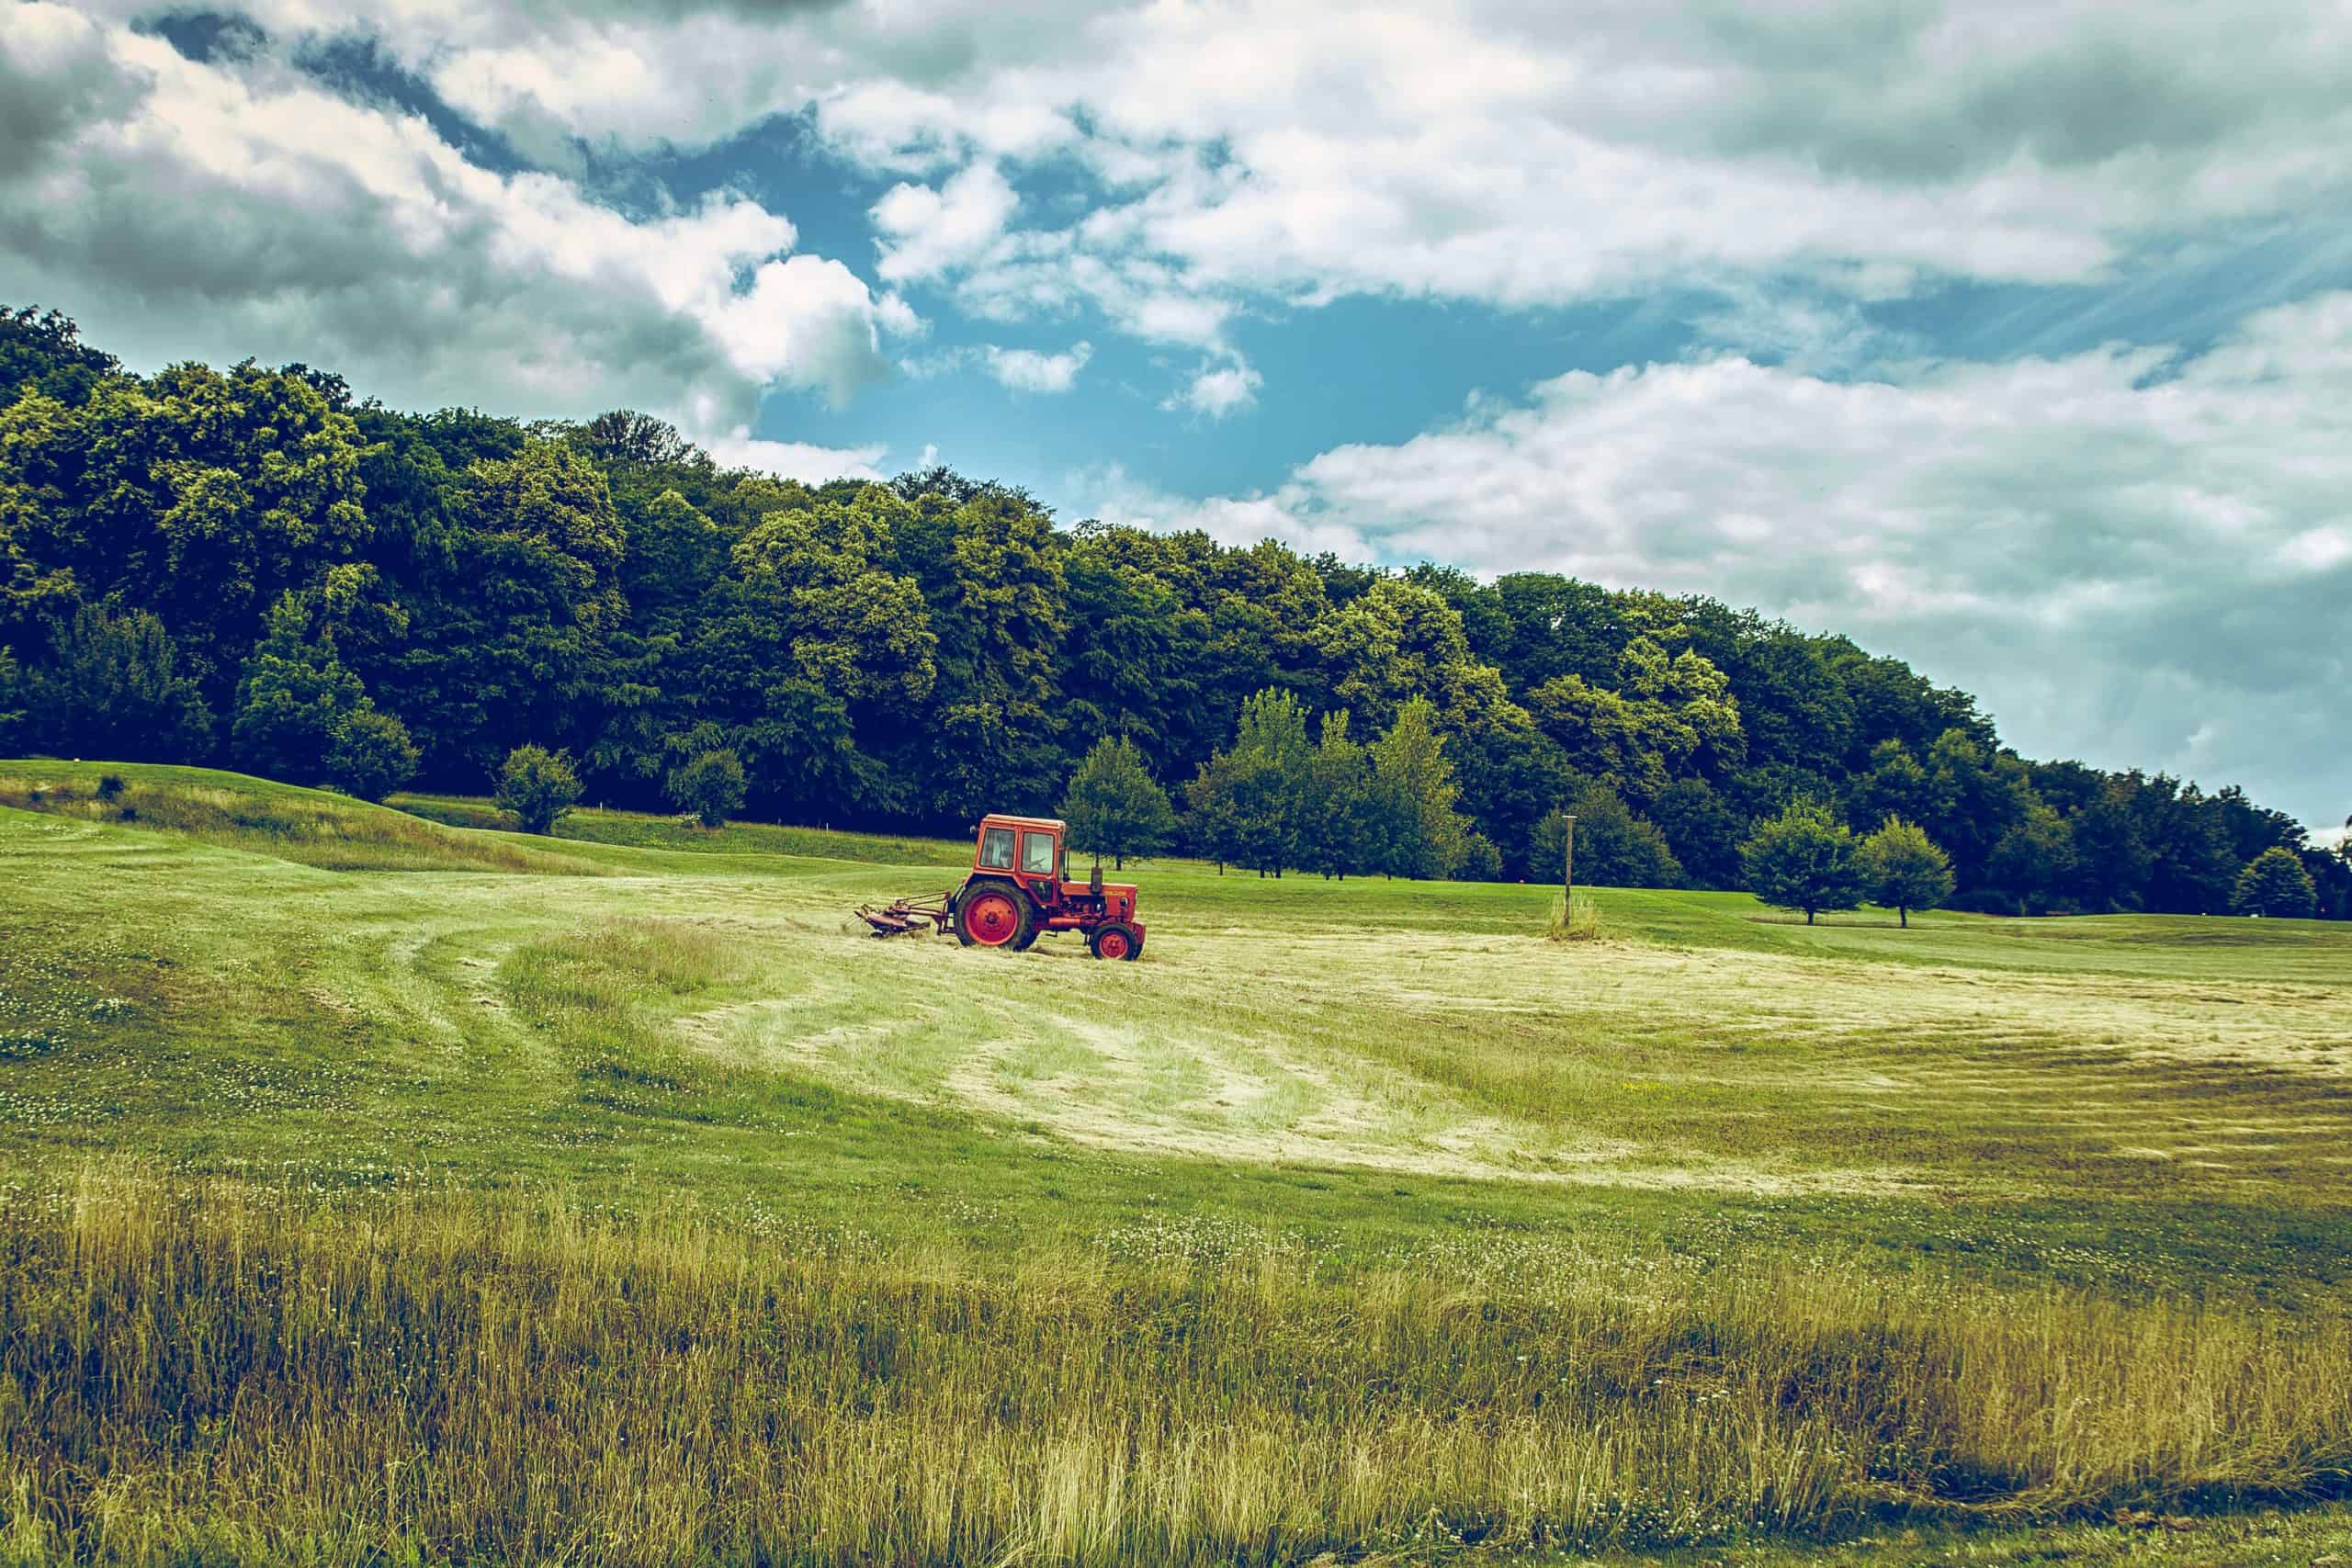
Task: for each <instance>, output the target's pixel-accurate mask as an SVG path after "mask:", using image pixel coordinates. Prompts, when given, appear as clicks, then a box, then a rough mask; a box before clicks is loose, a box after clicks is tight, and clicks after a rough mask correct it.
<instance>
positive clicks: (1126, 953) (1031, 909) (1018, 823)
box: [857, 814, 1143, 961]
mask: <svg viewBox="0 0 2352 1568" xmlns="http://www.w3.org/2000/svg"><path fill="white" fill-rule="evenodd" d="M1068 831H1069V829H1068V825H1067V824H1065V823H1063V822H1061V821H1060V820H1059V819H1057V818H1051V817H999V816H996V815H993V814H991V815H989V816H987V817H983V818H980V826H979V831H978V836H977V837H976V838H975V839H974V840H973V844H972V873H971V874H970V875H969V876H967V877H966V878H964V886H961V887H958V888H956V889H955V890H953V891H952V892H948V893H943V894H941V895H940V896H939V897H937V898H933V899H921V900H915V899H907V898H901V899H899V901H898V902H896V903H894V904H890V905H888V906H887V907H885V908H874V907H873V906H871V905H866V906H862V907H861V908H859V909H858V911H857V918H858V919H861V920H864V921H865V923H866V924H867V925H868V926H870V927H872V928H873V931H874V934H875V935H876V936H905V935H907V934H908V933H910V932H911V931H921V930H922V927H923V924H924V922H926V921H928V922H929V923H930V925H931V927H932V929H933V931H954V932H955V933H956V941H958V942H962V943H963V944H964V945H965V946H966V947H975V946H978V947H1006V948H1011V949H1012V951H1013V952H1015V953H1020V952H1022V951H1023V950H1025V949H1026V948H1028V947H1029V945H1030V944H1031V943H1033V942H1035V941H1036V940H1037V937H1038V934H1039V933H1040V932H1042V931H1083V932H1085V933H1086V950H1087V951H1088V952H1089V953H1092V954H1094V956H1095V957H1097V958H1124V959H1128V960H1130V961H1132V960H1134V959H1136V958H1138V957H1140V956H1142V953H1143V922H1142V921H1140V920H1138V919H1136V890H1135V889H1134V888H1133V887H1132V886H1127V885H1125V884H1124V883H1107V884H1106V883H1105V882H1104V881H1103V866H1102V863H1101V862H1099V861H1098V862H1097V863H1095V866H1094V870H1093V873H1092V874H1091V875H1090V876H1089V877H1088V878H1087V879H1086V880H1085V881H1084V882H1072V881H1071V880H1070V879H1069V850H1068V849H1067V848H1065V847H1064V844H1063V839H1064V837H1065V836H1066V835H1067V833H1068Z"/></svg>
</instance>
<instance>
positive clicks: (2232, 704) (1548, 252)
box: [0, 0, 2352, 825]
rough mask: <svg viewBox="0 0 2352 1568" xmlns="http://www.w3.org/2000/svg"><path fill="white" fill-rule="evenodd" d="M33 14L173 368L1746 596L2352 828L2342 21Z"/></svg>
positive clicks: (54, 125) (18, 117) (38, 41)
mask: <svg viewBox="0 0 2352 1568" xmlns="http://www.w3.org/2000/svg"><path fill="white" fill-rule="evenodd" d="M647 9H648V8H645V7H640V6H631V5H625V4H622V3H621V0H586V3H585V4H579V3H575V4H571V5H566V6H555V5H551V4H537V3H517V0H506V3H503V4H501V3H496V0H492V3H483V0H356V3H353V4H341V5H335V6H325V5H321V4H313V0H254V3H253V4H252V6H251V7H250V8H249V9H245V10H242V11H236V12H227V13H224V12H200V11H190V10H187V9H180V10H173V11H157V10H153V9H151V8H142V7H141V6H138V5H136V4H116V3H114V0H98V3H96V4H92V5H89V6H80V7H65V6H54V5H50V4H44V3H33V4H25V3H20V0H0V300H5V301H7V302H11V303H16V302H25V301H37V302H39V303H40V304H44V305H55V306H58V307H61V308H62V309H64V310H67V311H69V312H70V313H72V314H74V316H76V317H78V318H79V319H80V320H81V321H82V322H83V323H84V326H85V331H86V333H87V334H88V335H89V336H90V337H91V338H92V339H93V340H94V341H96V343H98V344H100V345H102V346H105V347H107V348H111V349H113V350H114V351H116V352H117V353H119V354H121V355H124V357H125V358H126V359H128V360H130V362H131V363H132V364H133V365H135V366H138V367H142V368H143V367H153V366H155V365H160V364H162V363H164V362H166V361H168V360H171V359H174V358H179V357H190V356H194V357H202V358H206V359H209V360H214V361H218V362H226V361H232V360H235V359H238V358H242V357H243V356H245V355H257V356H259V357H261V358H262V359H264V360H267V361H282V360H292V359H301V360H304V361H307V362H309V363H311V364H315V365H326V366H332V367H336V368H340V369H342V370H343V371H345V373H346V374H347V375H348V376H350V378H352V380H353V381H354V383H355V384H356V385H357V386H358V387H360V388H361V389H363V390H368V391H374V392H378V393H379V394H381V395H382V396H384V397H385V398H387V399H388V400H391V401H394V402H397V403H401V404H405V405H410V406H416V407H435V406H441V405H445V404H450V403H466V404H471V405H475V406H480V407H483V408H486V409H491V410H494V411H499V412H514V413H519V414H550V415H585V414H589V413H594V412H598V411H600V410H602V409H605V408H609V407H613V406H616V405H628V406H633V407H639V408H645V409H650V410H655V411H658V412H663V413H666V414H668V415H669V416H670V417H672V418H673V419H674V420H676V421H677V422H678V423H680V424H681V425H682V426H684V428H686V429H687V430H688V431H689V432H691V433H692V434H695V435H696V436H698V437H700V438H701V439H703V440H704V441H705V443H706V444H707V445H708V446H711V447H712V448H713V449H714V450H715V451H717V452H718V453H719V454H720V455H721V456H723V457H729V458H732V459H736V460H743V461H750V462H755V463H758V464H761V465H763V466H766V467H771V468H776V469H778V470H780V471H783V472H787V473H792V474H797V475H802V476H806V477H820V476H826V475H831V474H839V473H851V474H857V473H888V472H891V471H895V470H897V469H899V468H907V467H911V466H914V465H916V464H917V463H919V462H922V461H924V460H927V459H928V458H930V457H937V458H939V459H942V460H944V461H947V462H950V463H953V464H955V465H956V466H957V467H958V468H963V469H965V470H967V471H968V472H973V473H977V474H983V475H989V476H992V477H997V478H1001V479H1010V480H1013V481H1016V482H1019V483H1022V484H1025V485H1027V486H1028V487H1030V488H1031V489H1032V490H1033V491H1035V492H1037V493H1038V494H1039V495H1041V496H1042V497H1044V498H1046V500H1047V501H1049V502H1051V503H1053V504H1054V505H1055V506H1056V507H1057V509H1058V510H1059V511H1060V513H1062V515H1063V516H1064V517H1066V518H1068V519H1070V520H1075V519H1077V518H1079V517H1083V516H1089V515H1100V516H1103V517H1110V518H1117V519H1122V520H1129V521H1138V522H1148V523H1152V524H1156V525H1202V526H1205V527H1208V528H1210V529H1211V530H1213V531H1214V532H1216V533H1217V534H1218V535H1220V536H1224V537H1227V538H1228V539H1237V540H1247V539H1253V538H1258V537H1261V536H1268V535H1271V536H1276V537H1280V538H1283V539H1286V540H1290V541H1292V542H1294V543H1295V544H1298V545H1300V546H1301V547H1306V548H1309V549H1320V548H1325V547H1329V548H1331V549H1335V550H1338V551H1339V552H1340V553H1341V554H1342V555H1344V556H1348V557H1351V558H1362V559H1370V560H1380V561H1386V562H1396V563H1403V562H1409V561H1413V560H1418V559H1421V558H1436V559H1441V560H1447V561H1452V562H1455V563H1457V564H1460V565H1463V566H1464V567H1467V568H1470V569H1472V570H1476V571H1479V572H1484V573H1492V572H1497V571H1503V570H1515V569H1520V568H1530V567H1541V568H1548V569H1552V570H1562V571H1567V572H1574V573H1577V574H1578V575H1581V576H1585V577H1589V578H1593V579H1596V580H1598V581H1604V582H1609V583H1612V584H1621V585H1623V584H1635V585H1643V586H1650V587H1657V588H1663V589H1668V590H1674V591H1699V592H1709V593H1713V594H1716V595H1719V596H1721V597H1723V598H1724V599H1727V600H1730V601H1732V602H1734V603H1736V604H1756V605H1758V606H1760V607H1762V608H1764V609H1766V610H1768V611H1770V612H1772V613H1775V614H1779V615H1786V616H1788V617H1789V618H1790V619H1792V620H1793V621H1794V622H1796V623H1798V624H1799V625H1802V626H1807V627H1812V628H1832V629H1837V630H1842V631H1846V632H1848V633H1849V634H1851V635H1852V636H1854V637H1856V638H1857V639H1858V640H1860V641H1861V642H1863V643H1864V644H1865V645H1866V646H1869V647H1871V648H1873V649H1881V650H1884V651H1888V652H1893V653H1896V654H1900V655H1902V656H1904V657H1905V658H1907V659H1909V660H1912V661H1913V662H1914V663H1916V664H1917V665H1918V666H1919V667H1920V668H1921V669H1922V670H1924V671H1927V672H1928V674H1930V675H1931V676H1933V677H1935V678H1936V679H1938V680H1939V681H1942V682H1952V683H1957V684H1961V685H1963V686H1966V687H1968V688H1969V689H1971V690H1973V691H1975V692H1977V693H1979V694H1982V695H1983V697H1984V698H1985V701H1986V703H1987V705H1989V706H1990V708H1991V709H1992V711H1993V712H1994V713H1995V715H1996V716H1997V717H1998V719H1999V721H2000V723H2001V727H2002V729H2003V732H2004V734H2005V735H2006V736H2007V738H2008V739H2010V740H2011V741H2012V742H2013V743H2015V744H2016V745H2018V747H2020V748H2021V749H2022V750H2026V751H2027V752H2029V753H2030V754H2035V755H2045V756H2057V755H2068V756H2080V757H2083V758H2086V759H2087V760H2089V761H2097V762H2100V763H2105V764H2109V765H2120V764H2140V765H2143V766H2148V767H2163V768H2168V769H2171V770H2173V771H2175V772H2177V773H2186V774H2188V775H2191V776H2195V777H2199V778H2202V779H2206V780H2208V781H2210V782H2212V783H2217V784H2218V783H2222V782H2227V781H2231V780H2237V781H2242V782H2244V783H2245V784H2246V785H2247V786H2248V787H2249V788H2250V789H2251V790H2252V791H2253V792H2254V793H2255V794H2256V796H2257V797H2258V798H2261V799H2264V800H2266V801H2267V802H2270V803H2272V804H2276V805H2278V806H2280V807H2284V808H2286V809H2288V810H2290V811H2293V812H2295V813H2297V814H2298V815H2300V816H2301V817H2303V818H2305V819H2306V820H2308V821H2311V822H2312V823H2314V824H2322V825H2324V824H2333V823H2338V822H2340V821H2341V820H2342V819H2343V818H2344V816H2345V814H2346V811H2347V810H2352V691H2347V680H2346V675H2347V670H2352V653H2347V644H2352V0H2288V3H2280V4H2273V3H2272V0H2233V3H2232V4H2230V5H2227V6H2222V5H2216V4H2199V5H2182V6H2169V5H2165V4H2155V3H2144V4H2138V5H2133V6H2120V5H2113V4H2102V5H2076V4H2068V3H2065V0H2029V3H2020V4H2007V3H2003V0H1971V3H1967V4H1954V5H1939V4H1936V3H1933V0H1867V3H1858V4H1850V5H1847V4H1838V3H1834V0H1832V3H1807V4H1793V3H1792V4H1788V5H1784V6H1777V7H1761V6H1753V5H1748V4H1743V3H1739V0H1588V3H1584V4H1575V5H1555V4H1544V3H1539V0H1496V3H1493V4H1475V3H1464V4H1458V5H1438V4H1426V5H1415V6H1340V5H1309V4H1305V3H1301V0H1290V3H1285V4H1252V3H1248V0H1240V3H1234V4H1193V3H1189V0H1161V3H1157V4H1150V5H1143V6H1136V5H1109V6H1105V5H1093V4H1081V3H1078V0H1045V3H1040V4H1030V5H1022V6H1005V5H1001V4H982V3H980V0H944V3H934V0H866V3H863V4H860V3H854V0H736V3H734V4H711V5H706V6H701V7H700V8H683V9H678V10H674V11H672V12H670V13H669V14H668V15H666V16H665V17H663V18H662V19H658V20H656V19H650V18H649V16H648V15H647V14H646V12H647Z"/></svg>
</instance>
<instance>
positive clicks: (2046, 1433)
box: [0, 1174, 2352, 1563]
mask: <svg viewBox="0 0 2352 1568" xmlns="http://www.w3.org/2000/svg"><path fill="white" fill-rule="evenodd" d="M1525 1261H1526V1260H1525V1259H1521V1262H1522V1264H1524V1262H1525ZM1538 1262H1539V1264H1540V1266H1539V1267H1534V1268H1526V1267H1521V1268H1518V1269H1515V1270H1513V1271H1511V1273H1510V1278H1509V1279H1507V1280H1506V1279H1502V1278H1499V1277H1482V1275H1481V1272H1480V1270H1479V1269H1477V1268H1476V1266H1475V1265H1473V1266H1470V1267H1468V1268H1466V1269H1456V1270H1452V1271H1444V1270H1434V1269H1427V1268H1415V1269H1399V1270H1398V1271H1396V1272H1387V1273H1380V1274H1376V1275H1371V1276H1365V1277H1358V1278H1353V1279H1350V1280H1339V1281H1334V1280H1320V1279H1318V1278H1317V1276H1316V1270H1315V1269H1314V1267H1313V1265H1312V1262H1311V1260H1308V1259H1304V1258H1297V1257H1289V1256H1282V1255H1277V1254H1272V1253H1267V1254H1261V1255H1258V1256H1242V1257H1238V1258H1228V1259H1226V1260H1223V1261H1218V1262H1214V1263H1198V1262H1191V1263H1188V1262H1185V1261H1183V1260H1182V1259H1174V1258H1161V1259H1157V1260H1155V1259H1148V1258H1129V1259H1125V1260H1122V1259H1119V1258H1108V1257H1067V1258H1058V1259H1053V1260H1046V1261H1038V1260H1030V1261H1025V1262H1013V1261H1007V1262H1001V1263H998V1264H994V1265H988V1266H982V1265H979V1264H976V1263H974V1262H972V1261H971V1260H968V1259H956V1258H948V1257H946V1256H944V1255H943V1256H936V1257H933V1256H925V1255H922V1254H915V1253H905V1252H887V1251H886V1252H874V1251H865V1252H859V1251H848V1250H842V1249H839V1248H835V1247H826V1246H822V1245H819V1244H816V1243H814V1242H812V1240H811V1239H810V1238H809V1237H808V1236H774V1237H768V1238H761V1237H758V1236H752V1235H744V1234H742V1233H741V1232H737V1231H731V1230H726V1229H720V1228H715V1227H711V1226H708V1225H706V1224H700V1223H698V1222H696V1221H695V1220H693V1219H691V1218H686V1217H666V1218H664V1217H656V1218H648V1219H637V1220H627V1221H624V1220H617V1219H610V1218H595V1217H591V1216H589V1215H586V1214H583V1213H578V1212H576V1211H572V1210H567V1209H565V1208H562V1207H560V1206H548V1205H532V1204H529V1203H526V1202H524V1201H519V1200H509V1199H502V1198H497V1197H486V1196H466V1195H447V1194H445V1195H439V1196H421V1197H410V1198H401V1199H379V1200H368V1201H362V1200H356V1199H348V1198H345V1199H327V1198H321V1197H314V1196H311V1195H307V1194H299V1195H298V1194H288V1193H277V1192H263V1191H255V1190H248V1189H244V1188H241V1187H237V1186H233V1185H226V1184H215V1185H202V1186H194V1187H190V1186H181V1187H177V1188H174V1187H170V1186H167V1185H165V1184H164V1183H163V1182H161V1181H160V1180H157V1179H150V1178H141V1177H137V1176H131V1177H124V1176H115V1175H106V1174H92V1175H88V1176H85V1178H83V1179H81V1180H80V1182H79V1184H78V1185H76V1186H74V1187H73V1188H71V1189H70V1190H58V1191H52V1192H50V1193H47V1194H25V1193H19V1194H17V1195H16V1196H15V1197H13V1198H10V1199H8V1200H6V1201H5V1203H0V1555H6V1554H11V1553H12V1554H13V1555H15V1556H17V1558H19V1559H22V1560H27V1561H35V1560H40V1559H41V1558H43V1557H45V1556H49V1555H73V1556H77V1557H83V1558H87V1559H91V1560H96V1561H104V1562H176V1561H204V1562H215V1561H219V1562H235V1561H246V1560H251V1561H263V1560H283V1559H288V1558H300V1559H302V1560H305V1561H311V1562H322V1563H327V1562H387V1561H390V1562H399V1561H416V1560H420V1559H421V1560H430V1561H439V1560H459V1559H462V1560H469V1561H484V1560H494V1561H510V1560H511V1561H544V1560H567V1561H582V1562H585V1561H594V1562H650V1563H686V1562H719V1561H744V1562H752V1561H761V1562H1004V1561H1009V1560H1012V1559H1016V1558H1022V1557H1043V1558H1051V1559H1057V1560H1065V1561H1071V1562H1138V1561H1143V1562H1211V1561H1216V1562H1230V1561H1280V1560H1289V1559H1298V1558H1305V1557H1310V1556H1313V1555H1314V1554H1316V1553H1317V1552H1318V1551H1324V1550H1328V1549H1333V1548H1338V1549H1342V1550H1345V1549H1351V1548H1376V1547H1381V1546H1394V1545H1398V1544H1402V1543H1409V1542H1412V1541H1415V1540H1428V1541H1431V1542H1444V1541H1449V1540H1455V1539H1460V1540H1482V1541H1489V1542H1495V1543H1500V1544H1514V1545H1520V1544H1526V1545H1532V1544H1537V1543H1545V1542H1565V1541H1575V1542H1592V1541H1599V1540H1705V1539H1709V1538H1712V1537H1715V1536H1719V1535H1721V1534H1722V1533H1724V1532H1725V1531H1728V1530H1731V1529H1736V1528H1740V1527H1764V1528H1770V1529H1811V1528H1816V1527H1822V1526H1826V1525H1828V1524H1831V1523H1834V1522H1836V1521H1838V1520H1840V1519H1841V1518H1849V1517H1853V1516H1855V1515H1857V1514H1860V1513H1862V1512H1865V1511H1869V1510H1874V1509H1884V1508H1888V1507H1917V1508H1941V1509H1949V1508H1976V1509H1983V1510H1987V1511H1995V1512H2006V1513H2035V1512H2055V1511H2062V1510H2066V1509H2072V1508H2082V1507H2099V1506H2118V1505H2121V1504H2124V1503H2127V1502H2128V1503H2135V1504H2136V1503H2148V1502H2154V1501H2165V1502H2175V1503H2177V1502H2178V1501H2179V1500H2180V1499H2182V1498H2184V1497H2187V1496H2191V1495H2197V1494H2199V1493H2207V1492H2223V1491H2239V1490H2257V1491H2263V1492H2271V1493H2277V1492H2286V1493H2294V1492H2322V1491H2327V1490H2330V1489H2332V1488H2335V1486H2337V1485H2338V1484H2339V1483H2341V1481H2342V1479H2343V1477H2344V1475H2345V1473H2346V1464H2347V1461H2352V1332H2347V1328H2346V1324H2345V1323H2344V1322H2342V1321H2340V1320H2324V1321H2292V1322H2290V1321H2286V1320H2282V1319H2278V1318H2270V1317H2265V1316H2263V1315H2259V1314H2251V1313H2240V1312H2234V1311H2230V1310H2223V1309H2211V1308H2209V1309H2200V1308H2194V1307H2189V1306H2186V1305H2156V1306H2123V1305H2118V1304H2114V1303H2105V1302H2101V1301H2098V1300H2093V1299H2088V1298H2086V1297H2083V1296H2079V1295H2073V1294H2068V1293H2064V1292H2056V1291H2049V1292H2034V1293H2026V1294H2017V1293H1999V1292H1993V1291H1991V1290H1987V1289H1981V1288H1961V1287H1956V1286H1953V1285H1951V1284H1949V1283H1939V1282H1936V1281H1932V1280H1922V1279H1906V1278H1892V1277H1886V1276H1882V1275H1876V1274H1872V1273H1870V1272H1868V1271H1865V1270H1863V1269H1860V1268H1859V1267H1857V1266H1854V1265H1850V1264H1837V1263H1824V1264H1818V1265H1813V1266H1798V1265H1794V1264H1791V1265H1788V1266H1784V1267H1772V1268H1764V1267H1758V1268H1742V1269H1730V1270H1721V1271H1714V1272H1707V1271H1701V1270H1696V1269H1689V1268H1683V1267H1675V1266H1672V1265H1671V1264H1670V1263H1668V1262H1666V1261H1663V1260H1650V1261H1648V1262H1639V1261H1633V1260H1627V1259H1623V1258H1588V1257H1579V1256H1577V1255H1575V1254H1573V1253H1569V1252H1565V1251H1563V1252H1558V1253H1555V1254H1552V1255H1548V1256H1546V1257H1545V1258H1541V1259H1539V1260H1538Z"/></svg>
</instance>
